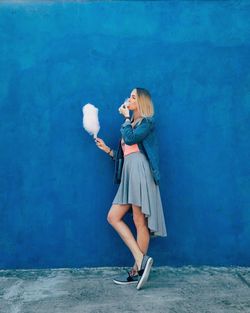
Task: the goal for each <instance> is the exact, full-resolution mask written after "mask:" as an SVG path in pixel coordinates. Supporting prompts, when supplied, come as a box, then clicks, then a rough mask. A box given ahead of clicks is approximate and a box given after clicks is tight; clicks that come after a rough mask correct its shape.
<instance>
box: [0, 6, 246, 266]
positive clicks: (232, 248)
mask: <svg viewBox="0 0 250 313" xmlns="http://www.w3.org/2000/svg"><path fill="white" fill-rule="evenodd" d="M249 15H250V4H249V3H248V2H243V1H242V2H239V1H235V2H234V1H232V2H231V1H226V2H221V1H218V2H216V1H200V2H199V1H174V2H172V1H169V2H161V1H159V2H157V1H154V2H150V1H145V2H142V1H134V2H133V1H119V2H118V1H113V2H112V1H106V2H105V1H101V2H96V1H95V2H90V1H75V2H74V1H47V2H46V1H43V2H42V1H19V2H15V1H2V2H1V4H0V43H1V45H0V69H1V70H0V117H1V123H0V136H1V137H0V142H1V151H0V152H1V153H0V214H1V218H0V268H45V267H53V268H55V267H81V266H114V265H117V266H118V265H119V266H130V265H132V264H133V260H132V256H131V254H130V253H129V251H128V250H127V248H126V246H125V245H124V244H123V242H122V241H121V239H120V237H119V236H118V234H117V233H116V232H115V231H114V230H113V229H112V227H111V226H110V225H109V224H108V223H107V221H106V215H107V212H108V210H109V208H110V206H111V203H112V200H113V198H114V196H115V193H116V190H117V188H118V186H117V185H114V184H113V182H112V180H113V170H114V164H113V162H112V160H111V159H109V157H108V156H107V155H105V154H104V153H103V152H102V151H101V150H99V149H98V148H97V147H96V146H95V144H94V142H93V140H92V138H91V137H90V136H89V135H88V134H87V133H86V132H84V131H83V128H82V111H81V108H82V105H83V104H85V103H87V102H91V103H93V104H95V105H96V106H98V107H99V118H100V124H101V130H100V133H99V137H101V138H103V139H104V140H105V142H106V143H107V144H108V145H109V146H111V147H113V148H114V147H116V146H117V143H118V140H119V138H120V125H121V123H122V118H121V116H120V115H119V113H118V111H117V109H118V107H119V106H120V104H121V102H122V101H123V100H124V98H125V97H127V96H128V95H129V93H130V91H131V90H132V89H133V88H134V87H136V86H141V87H145V88H147V89H149V90H150V91H151V94H152V97H153V100H154V104H155V109H156V119H157V122H158V128H157V133H158V137H159V141H160V152H161V176H162V181H161V185H160V189H161V193H162V202H163V205H164V210H165V217H166V222H167V228H168V237H167V238H158V239H153V240H152V241H151V246H150V254H151V255H152V256H153V257H154V258H155V265H176V266H179V265H184V264H193V265H202V264H209V265H231V264H234V265H248V266H249V265H250V249H249V246H250V210H249V203H250V201H249V195H250V188H249V186H250V183H249V151H250V147H249V122H250V120H249V113H250V104H249V101H250V71H249V68H250V20H249ZM126 222H127V223H129V224H130V225H131V226H132V220H131V216H127V217H126ZM133 231H134V229H133Z"/></svg>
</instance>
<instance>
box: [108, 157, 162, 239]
mask: <svg viewBox="0 0 250 313" xmlns="http://www.w3.org/2000/svg"><path fill="white" fill-rule="evenodd" d="M113 204H135V205H137V206H140V207H141V211H142V213H144V214H145V216H146V217H147V219H148V228H149V230H150V236H151V237H156V236H162V237H165V236H167V231H166V225H165V219H164V214H163V207H162V202H161V195H160V189H159V185H156V183H155V181H154V178H153V175H152V173H151V170H150V167H149V162H148V160H147V157H146V155H145V154H144V153H143V152H142V151H140V152H134V153H131V154H128V155H126V156H125V157H124V163H123V169H122V175H121V183H120V185H119V188H118V191H117V193H116V195H115V198H114V200H113Z"/></svg>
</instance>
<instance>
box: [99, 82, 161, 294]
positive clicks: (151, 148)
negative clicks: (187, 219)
mask: <svg viewBox="0 0 250 313" xmlns="http://www.w3.org/2000/svg"><path fill="white" fill-rule="evenodd" d="M128 103H129V104H128V105H127V106H126V105H122V106H121V107H120V108H119V112H120V114H122V115H123V116H124V118H125V121H124V123H123V124H122V126H121V135H122V138H121V141H120V142H119V147H118V149H117V150H112V149H111V148H109V147H108V146H107V145H106V144H105V143H104V141H103V140H102V139H100V138H97V139H96V145H97V146H98V147H99V148H100V149H101V150H103V151H105V152H106V153H108V154H109V155H110V156H111V157H112V159H113V160H115V161H116V162H118V161H122V163H119V165H118V166H116V173H115V174H116V178H117V179H116V181H117V182H118V183H120V185H119V188H118V191H117V193H116V196H115V198H114V200H113V203H112V207H111V208H110V210H109V213H108V217H107V219H108V222H109V223H110V224H111V225H112V226H113V228H114V229H115V230H116V231H117V232H118V234H119V235H120V237H121V238H122V239H123V241H124V242H125V244H126V245H127V246H128V248H129V250H130V251H131V253H132V255H133V257H134V259H135V264H134V266H133V267H132V269H131V271H130V272H128V276H127V275H126V276H124V277H121V278H116V279H114V280H113V281H114V282H115V283H117V284H131V283H136V284H137V289H141V288H142V287H143V285H144V284H145V283H146V281H147V279H148V276H149V272H150V269H151V266H152V264H153V259H152V257H150V256H148V255H147V251H148V247H149V241H150V237H151V236H154V237H156V236H162V237H165V236H166V235H167V232H166V225H165V219H164V214H163V208H162V202H161V196H160V190H159V180H160V173H159V164H158V163H159V162H158V145H157V139H156V135H155V126H156V125H155V121H154V117H153V116H154V107H153V103H152V100H151V96H150V93H149V92H148V91H147V90H146V89H143V88H135V89H133V90H132V92H131V94H130V98H129V100H128ZM129 111H133V114H132V117H131V119H130V115H129ZM119 152H120V153H119ZM119 155H120V157H119ZM116 164H117V163H116ZM119 170H120V172H121V177H119V174H120V173H119ZM131 207H132V214H133V221H134V223H135V227H136V230H137V238H136V239H135V238H134V236H133V234H132V232H131V231H130V229H129V227H128V226H127V225H126V224H125V223H124V221H123V220H122V218H123V217H124V215H125V214H126V213H127V212H128V211H131Z"/></svg>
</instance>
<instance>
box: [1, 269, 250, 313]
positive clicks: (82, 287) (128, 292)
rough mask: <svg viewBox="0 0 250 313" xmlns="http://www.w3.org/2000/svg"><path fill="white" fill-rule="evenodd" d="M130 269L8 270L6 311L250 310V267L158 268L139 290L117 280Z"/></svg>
mask: <svg viewBox="0 0 250 313" xmlns="http://www.w3.org/2000/svg"><path fill="white" fill-rule="evenodd" d="M127 269H128V268H118V267H117V268H107V267H106V268H81V269H46V270H2V271H0V312H1V313H20V312H21V313H52V312H53V313H66V312H67V313H83V312H84V313H85V312H90V313H104V312H105V313H106V312H109V313H112V312H114V313H119V312H122V313H129V312H157V313H158V312H159V313H161V312H162V313H168V312H169V313H184V312H185V313H190V312H194V313H210V312H211V313H221V312H226V313H237V312H240V313H245V312H250V268H243V267H233V268H232V267H230V268H225V267H207V266H204V267H189V266H187V267H179V268H173V267H153V268H152V270H151V273H150V277H149V280H148V282H147V284H146V285H145V287H144V288H143V289H142V290H139V291H138V290H136V286H135V285H130V286H120V285H115V284H114V283H113V282H112V278H113V277H114V276H117V274H118V275H119V274H120V273H122V272H124V273H126V270H127Z"/></svg>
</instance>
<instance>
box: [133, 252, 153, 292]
mask: <svg viewBox="0 0 250 313" xmlns="http://www.w3.org/2000/svg"><path fill="white" fill-rule="evenodd" d="M152 265H153V258H151V257H150V256H148V255H144V256H143V259H142V262H141V268H140V270H139V271H138V275H139V281H138V284H137V286H136V289H137V290H139V289H141V288H142V287H143V286H144V284H145V283H146V282H147V280H148V276H149V273H150V270H151V267H152Z"/></svg>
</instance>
